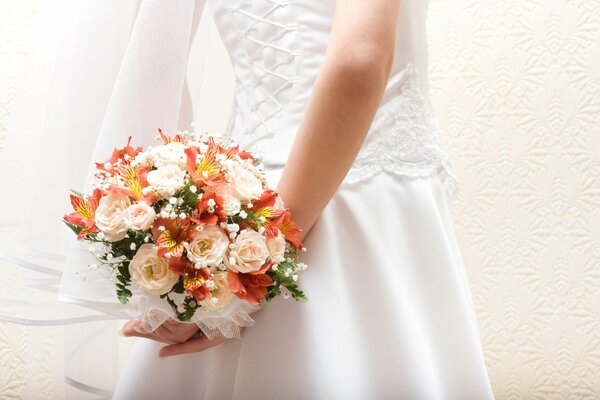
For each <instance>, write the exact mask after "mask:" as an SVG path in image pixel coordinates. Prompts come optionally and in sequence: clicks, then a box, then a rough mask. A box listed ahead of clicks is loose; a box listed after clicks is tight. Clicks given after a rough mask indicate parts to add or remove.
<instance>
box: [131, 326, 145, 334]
mask: <svg viewBox="0 0 600 400" xmlns="http://www.w3.org/2000/svg"><path fill="white" fill-rule="evenodd" d="M131 329H133V330H134V331H136V332H137V333H141V334H146V333H148V332H146V330H145V329H144V328H143V327H142V326H140V325H133V326H132V327H131Z"/></svg>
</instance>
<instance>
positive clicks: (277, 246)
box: [266, 232, 285, 262]
mask: <svg viewBox="0 0 600 400" xmlns="http://www.w3.org/2000/svg"><path fill="white" fill-rule="evenodd" d="M266 244H267V249H268V250H269V255H270V256H271V259H272V260H273V261H275V262H281V261H283V260H284V258H285V257H284V254H285V237H284V236H283V234H282V233H281V232H277V236H275V237H267V239H266Z"/></svg>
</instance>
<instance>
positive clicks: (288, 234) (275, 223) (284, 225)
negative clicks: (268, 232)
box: [269, 211, 302, 250]
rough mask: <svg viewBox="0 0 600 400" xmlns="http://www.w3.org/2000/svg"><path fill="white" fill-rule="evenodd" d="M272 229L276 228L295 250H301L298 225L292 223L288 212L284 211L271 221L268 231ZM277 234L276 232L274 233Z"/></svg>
mask: <svg viewBox="0 0 600 400" xmlns="http://www.w3.org/2000/svg"><path fill="white" fill-rule="evenodd" d="M273 227H276V228H278V229H279V230H280V231H281V233H283V236H284V237H285V240H287V241H288V242H290V243H291V244H292V245H293V246H294V247H295V248H296V250H301V249H302V242H301V241H300V228H299V227H298V225H297V224H296V223H295V222H294V221H292V214H291V213H290V212H289V211H284V212H282V213H281V215H279V217H277V218H276V219H274V220H272V221H271V225H270V227H269V228H270V229H273ZM275 234H277V231H275Z"/></svg>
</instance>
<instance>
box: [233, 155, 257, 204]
mask: <svg viewBox="0 0 600 400" xmlns="http://www.w3.org/2000/svg"><path fill="white" fill-rule="evenodd" d="M229 183H230V185H231V188H232V189H233V191H234V193H235V194H236V196H237V198H238V199H239V200H241V201H249V200H254V199H257V198H259V197H260V196H261V195H262V193H263V184H262V182H261V180H260V179H259V178H258V177H257V176H256V175H255V174H254V173H253V172H252V171H250V170H249V169H248V168H246V167H244V166H243V165H241V164H239V163H236V164H235V165H233V166H232V168H230V169H229Z"/></svg>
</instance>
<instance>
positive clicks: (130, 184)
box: [109, 164, 157, 205]
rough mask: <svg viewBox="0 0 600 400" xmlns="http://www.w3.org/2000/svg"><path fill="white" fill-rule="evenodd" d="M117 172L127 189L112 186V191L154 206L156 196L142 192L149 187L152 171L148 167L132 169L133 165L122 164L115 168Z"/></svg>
mask: <svg viewBox="0 0 600 400" xmlns="http://www.w3.org/2000/svg"><path fill="white" fill-rule="evenodd" d="M115 170H116V172H117V174H118V175H119V176H120V177H121V178H122V179H123V183H124V185H125V187H123V186H116V185H110V186H109V189H110V190H111V191H113V192H118V193H121V194H124V195H126V196H129V197H131V198H132V199H134V200H138V201H145V202H146V203H148V204H149V205H152V204H153V203H154V202H155V201H156V200H157V196H156V195H155V194H148V195H144V194H143V191H142V190H143V189H144V188H145V187H147V186H148V180H147V179H146V177H147V175H148V172H149V171H150V167H149V166H148V165H141V166H137V167H132V166H131V165H123V164H120V165H117V166H116V167H115Z"/></svg>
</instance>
